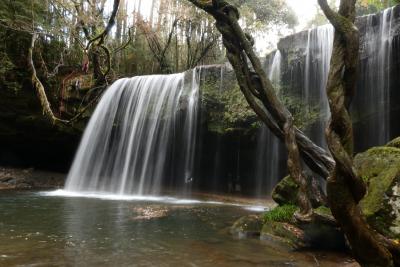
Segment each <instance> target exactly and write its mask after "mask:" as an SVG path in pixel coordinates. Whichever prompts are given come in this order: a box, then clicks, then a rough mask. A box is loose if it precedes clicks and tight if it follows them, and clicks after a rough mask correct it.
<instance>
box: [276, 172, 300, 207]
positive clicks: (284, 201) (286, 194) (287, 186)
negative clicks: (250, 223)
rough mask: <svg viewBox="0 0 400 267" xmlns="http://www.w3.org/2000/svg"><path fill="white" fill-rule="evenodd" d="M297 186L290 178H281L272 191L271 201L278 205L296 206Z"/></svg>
mask: <svg viewBox="0 0 400 267" xmlns="http://www.w3.org/2000/svg"><path fill="white" fill-rule="evenodd" d="M297 193H298V186H297V184H296V183H295V182H294V180H293V179H292V177H290V176H286V177H285V178H283V179H282V180H281V181H280V182H279V183H278V184H277V185H276V186H275V188H274V190H273V191H272V199H273V200H274V201H275V202H276V203H277V204H278V205H281V206H283V205H296V203H297Z"/></svg>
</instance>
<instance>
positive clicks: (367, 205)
mask: <svg viewBox="0 0 400 267" xmlns="http://www.w3.org/2000/svg"><path fill="white" fill-rule="evenodd" d="M395 140H396V139H395ZM354 166H355V168H356V170H357V173H358V175H360V176H361V177H362V178H363V180H364V181H365V182H366V183H367V186H368V191H367V194H366V196H365V197H364V198H363V199H362V201H361V202H360V207H361V209H362V211H363V213H364V214H365V216H366V218H367V220H368V222H369V223H370V224H371V225H372V226H373V227H374V228H375V229H376V230H378V231H379V232H380V233H382V234H385V235H387V236H391V237H396V235H397V233H395V232H394V231H392V227H394V226H396V225H397V224H398V222H399V220H400V218H396V210H397V209H398V207H397V205H398V204H396V201H397V198H396V196H395V192H394V191H393V190H395V188H396V187H397V186H398V184H399V181H400V148H396V147H391V146H389V144H388V145H387V146H382V147H374V148H371V149H369V150H367V151H366V152H364V153H360V154H358V155H357V156H356V157H355V158H354Z"/></svg>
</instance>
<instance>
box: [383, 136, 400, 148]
mask: <svg viewBox="0 0 400 267" xmlns="http://www.w3.org/2000/svg"><path fill="white" fill-rule="evenodd" d="M386 146H387V147H396V148H400V137H397V138H395V139H393V140H392V141H390V142H389V143H387V145H386Z"/></svg>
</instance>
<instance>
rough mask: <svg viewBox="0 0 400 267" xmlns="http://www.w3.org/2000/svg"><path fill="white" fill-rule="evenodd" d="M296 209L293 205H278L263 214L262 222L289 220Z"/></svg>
mask: <svg viewBox="0 0 400 267" xmlns="http://www.w3.org/2000/svg"><path fill="white" fill-rule="evenodd" d="M297 210H298V207H297V206H294V205H283V206H278V207H276V208H274V209H272V210H271V211H268V212H266V213H265V214H264V222H265V223H266V222H291V221H292V219H293V215H294V213H295V212H296V211H297Z"/></svg>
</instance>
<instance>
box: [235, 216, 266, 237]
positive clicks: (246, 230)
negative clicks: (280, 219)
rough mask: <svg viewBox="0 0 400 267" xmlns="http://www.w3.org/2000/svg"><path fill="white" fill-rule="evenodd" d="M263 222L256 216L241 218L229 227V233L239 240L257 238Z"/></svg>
mask: <svg viewBox="0 0 400 267" xmlns="http://www.w3.org/2000/svg"><path fill="white" fill-rule="evenodd" d="M262 227H263V220H262V218H261V217H260V216H258V215H248V216H244V217H241V218H240V219H239V220H237V221H236V222H235V223H234V224H233V225H232V227H231V229H230V232H231V234H233V235H236V236H238V237H239V238H246V237H252V236H259V235H260V232H261V228H262Z"/></svg>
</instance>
